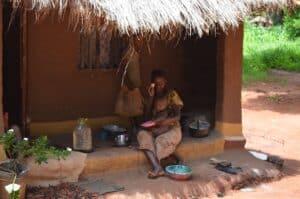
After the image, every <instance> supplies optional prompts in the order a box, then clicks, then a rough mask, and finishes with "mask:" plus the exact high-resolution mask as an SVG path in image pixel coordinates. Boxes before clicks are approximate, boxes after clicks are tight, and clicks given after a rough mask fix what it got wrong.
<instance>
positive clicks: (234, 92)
mask: <svg viewBox="0 0 300 199" xmlns="http://www.w3.org/2000/svg"><path fill="white" fill-rule="evenodd" d="M243 32H244V28H243V24H241V25H240V26H239V28H237V29H235V30H230V31H229V32H228V33H227V34H225V33H223V34H222V35H221V36H220V37H219V39H218V68H217V104H216V125H215V126H216V129H217V130H218V131H220V132H221V133H223V135H224V137H225V141H226V139H227V138H228V140H233V139H231V138H232V137H235V138H236V137H241V138H243V134H242V110H241V90H242V60H243ZM234 140H237V139H234ZM238 140H241V139H238Z"/></svg>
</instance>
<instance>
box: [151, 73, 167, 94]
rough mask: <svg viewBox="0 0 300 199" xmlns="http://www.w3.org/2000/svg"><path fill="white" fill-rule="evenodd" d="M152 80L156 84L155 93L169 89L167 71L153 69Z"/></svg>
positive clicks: (161, 92)
mask: <svg viewBox="0 0 300 199" xmlns="http://www.w3.org/2000/svg"><path fill="white" fill-rule="evenodd" d="M151 82H152V83H154V84H155V93H156V94H158V95H161V94H164V93H165V92H166V90H167V78H166V73H165V72H164V71H163V70H153V71H152V74H151Z"/></svg>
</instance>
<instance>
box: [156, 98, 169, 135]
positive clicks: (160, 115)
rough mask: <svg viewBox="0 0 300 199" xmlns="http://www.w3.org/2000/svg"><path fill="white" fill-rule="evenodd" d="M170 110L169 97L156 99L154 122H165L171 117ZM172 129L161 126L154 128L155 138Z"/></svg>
mask: <svg viewBox="0 0 300 199" xmlns="http://www.w3.org/2000/svg"><path fill="white" fill-rule="evenodd" d="M169 114H170V109H169V108H168V99H167V97H159V98H156V99H155V102H154V114H153V120H154V121H158V123H159V122H160V121H163V120H165V119H167V118H168V117H169ZM170 129H171V126H170V125H159V126H156V127H154V128H152V133H153V134H154V135H155V136H159V135H161V134H163V133H166V132H167V131H169V130H170Z"/></svg>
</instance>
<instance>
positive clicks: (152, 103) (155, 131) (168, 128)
mask: <svg viewBox="0 0 300 199" xmlns="http://www.w3.org/2000/svg"><path fill="white" fill-rule="evenodd" d="M151 80H152V84H151V86H150V87H149V89H148V93H149V99H148V103H147V111H146V113H148V119H151V120H152V121H153V122H154V124H155V125H154V127H153V128H149V129H143V130H140V131H139V133H138V135H137V140H138V142H139V146H140V149H142V150H143V151H144V152H145V155H146V156H147V158H148V159H149V161H150V163H151V164H152V167H153V170H152V171H150V172H149V175H148V177H150V178H156V177H159V176H162V175H164V171H163V168H162V166H161V164H160V161H161V160H162V159H164V158H166V157H168V156H170V155H171V154H173V153H174V152H175V150H176V147H177V146H178V144H179V143H180V141H181V138H182V133H181V127H180V123H179V120H180V111H181V109H182V107H183V102H182V100H181V99H180V97H179V95H178V94H177V92H176V91H174V90H169V89H168V88H167V80H166V76H165V73H164V72H163V71H161V70H155V71H153V72H152V77H151ZM153 85H154V86H153Z"/></svg>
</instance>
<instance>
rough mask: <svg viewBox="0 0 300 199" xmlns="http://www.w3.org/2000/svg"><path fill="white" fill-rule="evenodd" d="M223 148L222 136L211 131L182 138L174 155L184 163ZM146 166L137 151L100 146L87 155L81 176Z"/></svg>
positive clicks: (142, 156) (216, 152)
mask: <svg viewBox="0 0 300 199" xmlns="http://www.w3.org/2000/svg"><path fill="white" fill-rule="evenodd" d="M223 147H224V139H223V136H222V135H221V134H220V133H218V132H216V131H212V132H211V133H210V135H209V136H208V137H206V138H200V139H199V138H191V137H184V138H183V141H182V143H181V144H180V146H179V147H178V150H177V151H176V154H177V155H178V156H179V157H180V159H181V160H183V161H184V162H186V161H189V160H194V159H197V158H203V157H209V156H213V155H217V154H220V153H222V152H223ZM146 164H147V159H146V157H145V156H144V154H143V153H142V152H141V151H139V150H137V149H133V148H128V147H121V148H118V147H111V146H104V147H103V146H102V147H101V146H100V147H98V148H97V149H96V151H94V152H92V153H89V154H88V155H87V159H86V162H85V167H84V170H83V173H82V176H88V175H92V174H105V173H112V172H116V171H121V170H126V169H131V168H138V167H140V166H144V165H146Z"/></svg>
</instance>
